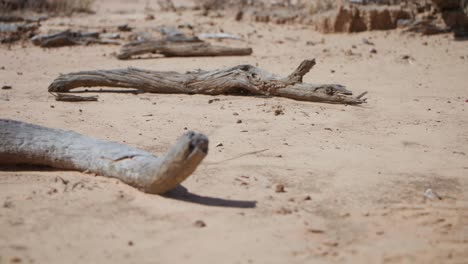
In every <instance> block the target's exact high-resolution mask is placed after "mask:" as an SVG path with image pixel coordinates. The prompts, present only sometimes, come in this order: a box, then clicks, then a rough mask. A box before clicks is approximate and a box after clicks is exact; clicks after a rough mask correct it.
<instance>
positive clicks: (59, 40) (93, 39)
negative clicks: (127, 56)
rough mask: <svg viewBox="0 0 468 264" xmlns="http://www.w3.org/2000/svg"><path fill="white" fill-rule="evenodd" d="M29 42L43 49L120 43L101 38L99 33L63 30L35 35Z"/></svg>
mask: <svg viewBox="0 0 468 264" xmlns="http://www.w3.org/2000/svg"><path fill="white" fill-rule="evenodd" d="M31 41H32V43H33V44H34V45H36V46H41V47H43V48H53V47H63V46H73V45H89V44H116V45H118V44H120V42H118V41H115V40H111V39H104V38H101V37H100V33H99V32H86V33H82V32H78V31H71V30H65V31H62V32H59V33H55V34H47V35H37V36H34V37H33V38H31Z"/></svg>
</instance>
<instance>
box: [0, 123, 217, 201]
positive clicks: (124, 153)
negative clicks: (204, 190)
mask: <svg viewBox="0 0 468 264" xmlns="http://www.w3.org/2000/svg"><path fill="white" fill-rule="evenodd" d="M207 153H208V138H207V137H206V136H204V135H202V134H197V133H194V132H187V133H185V134H184V135H182V136H181V137H180V138H179V139H178V140H177V142H176V143H175V144H174V145H173V146H172V147H171V148H170V149H169V151H168V152H167V153H166V154H165V155H163V156H161V157H157V156H154V155H153V154H151V153H149V152H147V151H144V150H140V149H137V148H133V147H130V146H127V145H123V144H119V143H115V142H108V141H102V140H98V139H94V138H90V137H87V136H84V135H81V134H78V133H75V132H73V131H67V130H60V129H53V128H47V127H42V126H38V125H33V124H29V123H24V122H19V121H13V120H6V119H0V165H20V164H29V165H45V166H50V167H53V168H57V169H65V170H77V171H87V172H92V173H96V174H98V175H102V176H107V177H114V178H117V179H120V180H121V181H123V182H125V183H127V184H129V185H131V186H134V187H136V188H139V189H141V190H143V191H145V192H148V193H155V194H160V193H165V192H167V191H169V190H171V189H173V188H175V187H176V186H177V185H178V184H180V183H181V182H182V181H183V180H185V179H186V178H187V177H188V176H190V174H192V172H193V171H194V170H195V169H196V168H197V166H198V165H199V164H200V162H201V161H202V160H203V158H204V157H205V156H206V155H207Z"/></svg>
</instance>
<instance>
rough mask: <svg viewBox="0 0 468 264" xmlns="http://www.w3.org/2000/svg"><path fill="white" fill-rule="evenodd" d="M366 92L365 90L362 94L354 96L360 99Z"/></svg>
mask: <svg viewBox="0 0 468 264" xmlns="http://www.w3.org/2000/svg"><path fill="white" fill-rule="evenodd" d="M366 94H367V91H365V92H363V93H362V94H360V95H358V96H356V99H361V98H362V97H363V96H364V95H366Z"/></svg>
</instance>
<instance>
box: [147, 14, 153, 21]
mask: <svg viewBox="0 0 468 264" xmlns="http://www.w3.org/2000/svg"><path fill="white" fill-rule="evenodd" d="M145 20H147V21H148V20H154V15H152V14H148V15H146V17H145Z"/></svg>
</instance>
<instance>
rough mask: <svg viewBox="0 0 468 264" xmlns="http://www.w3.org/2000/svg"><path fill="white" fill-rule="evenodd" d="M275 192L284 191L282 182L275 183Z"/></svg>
mask: <svg viewBox="0 0 468 264" xmlns="http://www.w3.org/2000/svg"><path fill="white" fill-rule="evenodd" d="M275 192H277V193H284V192H286V190H285V189H284V185H283V184H278V185H276V187H275Z"/></svg>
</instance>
